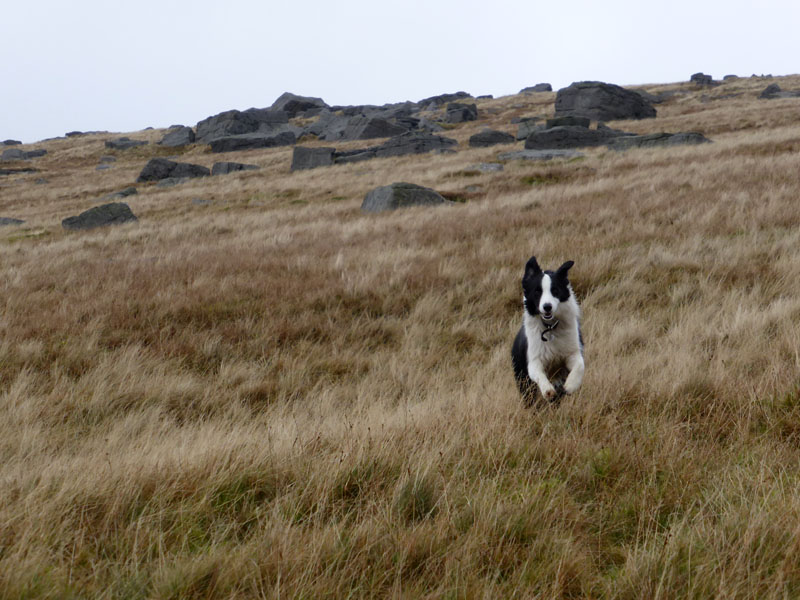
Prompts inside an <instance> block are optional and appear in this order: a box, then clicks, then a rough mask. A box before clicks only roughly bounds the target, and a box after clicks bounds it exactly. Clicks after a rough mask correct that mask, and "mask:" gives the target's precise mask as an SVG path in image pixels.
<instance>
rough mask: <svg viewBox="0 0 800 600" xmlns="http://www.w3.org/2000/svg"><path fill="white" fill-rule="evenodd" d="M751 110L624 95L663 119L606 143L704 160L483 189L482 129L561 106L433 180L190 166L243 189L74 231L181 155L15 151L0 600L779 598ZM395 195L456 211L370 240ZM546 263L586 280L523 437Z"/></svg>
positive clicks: (281, 155) (1, 391) (785, 325)
mask: <svg viewBox="0 0 800 600" xmlns="http://www.w3.org/2000/svg"><path fill="white" fill-rule="evenodd" d="M772 81H773V80H763V79H758V80H753V79H741V80H735V81H730V82H726V83H725V84H724V85H722V86H719V87H716V88H712V89H710V90H699V89H696V88H694V87H693V86H689V85H688V84H686V85H673V86H655V85H654V86H646V89H647V90H648V91H650V92H657V91H660V90H665V89H676V90H682V91H684V92H685V93H680V94H677V95H675V96H673V97H672V98H671V99H670V100H668V101H667V102H666V103H664V104H660V105H659V106H658V112H659V116H658V118H656V119H650V120H644V121H635V122H634V121H631V122H627V121H626V122H618V123H611V124H610V125H611V126H612V127H616V128H620V129H625V130H628V131H636V132H640V133H646V132H655V131H671V132H675V131H686V130H695V131H700V132H702V133H703V134H705V135H706V136H707V137H709V138H710V139H712V140H713V141H714V143H713V144H705V145H701V146H691V147H688V146H687V147H676V148H671V149H658V150H657V149H653V150H632V151H629V152H627V153H622V154H620V153H613V152H609V151H607V150H605V149H604V148H600V149H593V150H588V151H586V157H585V158H582V159H577V160H571V161H559V160H555V161H552V162H547V163H525V162H520V161H517V162H510V163H508V164H506V166H505V170H504V171H502V172H498V173H480V172H477V171H476V170H475V169H474V168H471V167H472V165H475V164H477V163H479V162H484V161H491V160H493V159H494V158H495V156H496V155H497V153H498V152H502V151H507V150H509V149H511V148H509V147H507V146H498V147H495V148H487V149H469V148H468V147H467V143H466V141H467V139H468V138H469V136H470V135H471V134H473V133H475V132H477V131H479V130H480V129H481V128H482V127H484V126H486V125H489V126H491V127H494V128H498V129H503V130H506V131H509V132H514V131H515V126H512V125H511V124H510V122H511V119H512V118H513V117H517V116H534V115H540V116H547V115H551V114H552V110H553V100H554V97H555V94H537V95H532V96H515V97H507V98H500V99H495V100H481V101H478V107H479V110H480V114H481V120H479V121H478V122H474V123H468V124H464V125H459V126H457V127H455V128H453V129H451V130H449V131H448V132H447V133H446V135H448V136H450V137H454V138H456V139H458V140H459V142H460V146H459V151H458V152H457V153H455V154H445V155H423V156H409V157H402V158H394V159H376V160H373V161H369V162H366V163H356V164H350V165H337V166H333V167H326V168H320V169H315V170H312V171H304V172H297V173H290V172H289V163H290V159H291V149H286V148H282V149H270V150H258V151H249V152H241V153H233V154H226V155H212V154H210V153H208V152H207V151H206V147H190V148H189V149H187V150H186V151H185V152H183V154H182V157H181V160H186V161H189V162H195V163H199V164H203V165H205V166H209V167H210V166H211V164H212V163H213V162H215V161H216V160H240V161H242V162H247V163H252V164H257V165H259V166H260V167H261V170H259V171H251V172H244V173H239V174H233V175H227V176H221V177H213V178H206V179H200V180H194V181H192V182H189V183H185V184H183V185H179V186H176V187H172V188H158V187H156V186H154V185H152V184H149V185H140V186H139V194H138V195H136V196H132V197H130V198H128V199H127V201H128V202H129V204H130V205H131V208H132V209H133V211H134V212H135V213H136V214H137V215H138V217H139V219H140V221H139V223H138V224H136V225H130V226H122V227H118V228H114V229H108V230H101V231H93V232H82V233H66V232H64V231H63V230H62V228H61V226H60V221H61V219H63V218H65V217H67V216H69V215H73V214H77V213H78V212H80V211H82V210H85V209H87V208H89V207H91V206H94V205H97V204H99V203H101V201H100V200H99V198H100V197H101V196H102V195H104V194H107V193H109V192H113V191H117V190H119V189H122V188H124V187H126V186H128V185H131V184H132V183H133V182H134V180H135V179H136V176H137V175H138V173H139V171H140V170H141V168H142V166H143V165H144V163H145V162H146V161H147V159H148V158H149V157H151V156H155V155H162V156H164V155H169V154H171V153H173V154H174V152H172V151H167V150H163V149H158V147H156V146H152V145H151V146H145V147H141V148H137V149H133V150H127V151H119V152H116V153H115V152H110V151H108V150H107V149H105V148H104V147H103V141H104V140H106V139H111V138H112V137H115V136H111V135H90V136H85V137H78V138H69V139H66V140H53V141H49V142H45V143H42V144H39V145H37V147H43V148H46V149H47V150H48V151H49V153H48V154H47V155H46V156H45V157H42V158H39V159H36V162H35V163H33V164H34V166H37V167H39V168H40V169H41V172H39V173H34V174H25V175H12V176H5V177H3V178H0V216H7V217H17V218H21V219H25V220H26V223H25V224H24V225H22V226H20V227H3V228H0V274H1V276H0V598H3V599H6V598H7V599H16V598H23V597H28V598H39V597H52V598H56V597H58V598H70V597H74V598H83V597H98V598H131V599H133V598H212V597H213V598H247V597H261V598H339V597H375V596H385V597H395V598H418V597H425V598H512V597H513V598H532V597H541V598H562V597H569V598H585V597H587V598H676V597H688V598H711V597H719V598H789V597H797V596H798V595H800V460H799V458H800V377H799V376H798V367H800V228H798V225H800V203H799V202H798V200H799V198H800V100H798V99H784V100H771V101H765V100H758V99H757V95H758V93H759V92H760V91H761V90H762V89H763V88H764V87H766V85H767V84H768V83H770V82H772ZM775 81H778V82H779V83H780V85H781V86H782V87H783V88H784V89H793V88H800V77H790V78H780V79H776V80H775ZM731 95H733V96H731ZM162 134H163V132H161V131H148V132H140V133H136V134H130V135H131V136H132V137H136V138H138V139H149V140H151V141H155V140H158V139H159V138H160V137H161V135H162ZM371 143H374V142H363V143H350V144H349V145H345V147H358V146H359V145H364V146H366V145H370V144H371ZM309 144H311V145H315V144H318V145H325V144H324V143H319V142H309ZM518 145H519V146H521V143H519V144H518ZM105 154H116V156H117V162H116V163H114V167H113V168H112V169H110V170H106V171H96V170H95V167H96V165H97V163H98V160H99V157H100V156H102V155H105ZM40 178H44V179H46V182H45V183H36V180H38V179H40ZM395 181H409V182H412V183H418V184H421V185H425V186H429V187H433V188H435V189H437V190H439V191H440V192H442V193H445V194H446V195H449V196H450V197H454V198H458V199H460V200H463V202H461V203H459V204H457V205H454V206H452V207H443V208H437V209H430V208H427V209H407V210H403V211H397V212H394V213H388V214H387V213H385V214H380V215H364V214H361V212H360V210H359V207H360V203H361V200H362V199H363V197H364V194H365V193H366V192H367V191H368V190H370V189H372V188H373V187H376V186H378V185H386V184H389V183H392V182H395ZM198 199H200V200H202V201H203V202H197V200H198ZM532 253H535V254H536V255H537V257H539V261H540V263H541V264H542V265H543V266H547V267H552V266H557V265H558V264H561V262H563V261H565V260H567V259H572V260H574V261H575V266H574V267H573V269H572V271H571V274H570V275H571V280H572V282H573V286H574V288H575V291H576V293H577V295H578V297H579V299H580V301H581V303H582V306H583V311H584V317H585V322H584V332H583V333H584V338H585V340H586V365H587V366H586V377H585V379H584V384H583V387H582V389H581V390H580V392H579V393H578V394H577V395H575V396H572V397H568V398H566V399H565V400H564V402H563V403H562V404H561V406H560V407H558V408H540V409H534V410H524V409H523V408H522V406H521V403H520V400H519V397H518V393H517V391H516V387H515V385H514V381H513V377H512V373H511V366H510V357H509V351H510V344H511V341H512V339H513V336H514V334H515V333H516V329H517V328H518V327H519V323H520V320H521V289H520V278H521V276H522V271H523V267H524V264H525V261H526V260H527V259H528V257H529V256H530V255H531V254H532Z"/></svg>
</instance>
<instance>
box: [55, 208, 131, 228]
mask: <svg viewBox="0 0 800 600" xmlns="http://www.w3.org/2000/svg"><path fill="white" fill-rule="evenodd" d="M138 220H139V219H137V218H136V215H134V214H133V212H132V211H131V208H130V206H128V205H127V204H125V203H124V202H111V203H109V204H103V205H101V206H95V207H94V208H90V209H89V210H87V211H85V212H82V213H81V214H79V215H78V216H75V217H67V218H66V219H64V220H63V221H61V226H62V227H63V228H64V229H73V230H74V229H94V228H95V227H105V226H108V225H121V224H123V223H130V222H133V221H138Z"/></svg>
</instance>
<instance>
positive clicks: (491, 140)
mask: <svg viewBox="0 0 800 600" xmlns="http://www.w3.org/2000/svg"><path fill="white" fill-rule="evenodd" d="M516 141H517V140H516V138H515V137H514V136H513V135H511V134H509V133H505V132H504V131H497V130H494V129H487V130H485V131H480V132H478V133H476V134H475V135H473V136H471V137H470V138H469V145H470V146H471V147H473V148H487V147H489V146H494V145H496V144H513V143H514V142H516Z"/></svg>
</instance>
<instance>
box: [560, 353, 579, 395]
mask: <svg viewBox="0 0 800 600" xmlns="http://www.w3.org/2000/svg"><path fill="white" fill-rule="evenodd" d="M567 369H569V375H567V380H566V381H565V382H564V391H565V392H566V393H567V394H574V393H575V392H577V391H578V388H579V387H581V383H582V382H583V369H584V365H583V356H581V353H580V352H575V353H574V354H570V355H569V357H568V358H567Z"/></svg>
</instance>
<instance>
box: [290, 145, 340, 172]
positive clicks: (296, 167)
mask: <svg viewBox="0 0 800 600" xmlns="http://www.w3.org/2000/svg"><path fill="white" fill-rule="evenodd" d="M334 152H336V149H335V148H307V147H305V146H295V148H294V152H293V153H292V167H291V170H292V171H300V170H302V169H315V168H317V167H327V166H330V165H332V164H333V153H334Z"/></svg>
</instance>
